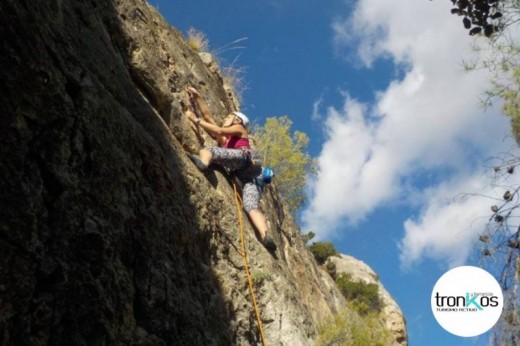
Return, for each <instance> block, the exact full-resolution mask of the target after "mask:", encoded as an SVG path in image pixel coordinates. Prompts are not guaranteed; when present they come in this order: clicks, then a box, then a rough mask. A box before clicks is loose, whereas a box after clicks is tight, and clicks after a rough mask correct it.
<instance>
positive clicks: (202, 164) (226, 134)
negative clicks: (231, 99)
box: [186, 87, 276, 252]
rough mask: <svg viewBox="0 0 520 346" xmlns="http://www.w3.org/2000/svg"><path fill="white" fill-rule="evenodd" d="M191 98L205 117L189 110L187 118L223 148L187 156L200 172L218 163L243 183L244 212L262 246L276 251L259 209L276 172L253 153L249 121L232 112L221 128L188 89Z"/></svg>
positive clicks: (240, 114)
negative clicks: (264, 189)
mask: <svg viewBox="0 0 520 346" xmlns="http://www.w3.org/2000/svg"><path fill="white" fill-rule="evenodd" d="M188 95H189V97H190V101H191V102H192V103H193V105H194V106H195V105H196V106H197V107H198V108H199V110H200V113H201V115H202V117H203V118H198V117H197V116H196V115H195V113H193V112H192V111H191V110H187V111H186V115H187V117H188V119H189V120H191V121H192V122H193V124H196V125H198V126H200V127H202V128H203V129H204V130H206V131H207V132H208V133H210V134H213V135H214V136H215V139H216V140H217V142H218V143H219V145H220V147H209V148H208V147H204V148H202V149H200V151H199V155H198V156H197V155H193V154H188V156H189V157H190V159H191V160H192V161H193V162H194V163H195V165H196V166H197V167H198V168H199V169H200V170H201V171H204V170H206V169H207V168H208V166H209V165H210V164H217V165H220V166H223V167H225V168H227V169H229V170H230V171H231V172H233V174H235V176H236V177H237V178H238V179H239V180H240V181H241V182H242V184H243V188H242V200H243V205H244V210H245V211H246V212H247V214H248V215H249V218H250V219H251V221H252V222H253V224H254V225H255V227H256V229H257V230H258V233H259V234H260V239H261V241H262V244H263V245H264V246H265V248H266V249H267V250H269V251H271V252H274V251H276V244H275V243H274V241H273V239H272V237H271V236H270V235H269V234H268V232H267V228H268V227H267V222H266V219H265V216H264V214H263V213H262V212H261V211H260V209H259V201H260V197H261V196H262V191H263V187H264V184H265V183H269V182H270V179H271V178H272V176H273V171H272V169H270V168H264V167H262V166H261V165H259V164H258V163H259V162H260V159H259V156H258V154H257V153H256V152H255V151H253V150H251V146H250V143H249V132H248V129H249V119H248V118H247V116H246V115H245V114H243V113H240V112H232V113H231V114H229V115H228V116H227V117H226V118H225V119H224V122H223V124H222V126H218V125H217V124H216V122H215V120H214V119H213V116H212V114H211V111H210V110H209V108H208V106H207V104H206V102H205V101H204V98H203V97H202V96H201V94H200V93H199V91H198V90H197V89H195V88H193V87H189V88H188ZM252 162H255V164H253V163H252Z"/></svg>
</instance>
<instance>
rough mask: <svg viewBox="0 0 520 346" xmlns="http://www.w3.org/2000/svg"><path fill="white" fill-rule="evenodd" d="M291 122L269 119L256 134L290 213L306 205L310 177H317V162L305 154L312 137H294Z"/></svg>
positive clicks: (304, 135) (258, 145)
mask: <svg viewBox="0 0 520 346" xmlns="http://www.w3.org/2000/svg"><path fill="white" fill-rule="evenodd" d="M291 126H292V121H291V120H290V119H289V118H288V117H287V116H282V117H278V118H277V117H272V118H267V119H266V122H265V125H264V126H257V127H256V128H255V130H254V135H255V143H256V146H257V149H258V151H259V152H260V154H261V158H262V161H263V162H264V165H267V166H270V167H272V168H273V169H274V171H275V181H276V186H277V188H278V190H279V191H280V193H281V195H282V197H283V198H284V199H285V201H286V202H287V204H288V205H289V209H290V210H291V212H295V211H297V210H298V209H300V208H301V207H302V205H303V204H304V203H305V201H306V194H305V182H306V179H307V175H309V174H310V175H316V173H317V169H316V167H317V165H316V162H315V160H314V159H313V158H312V157H311V156H310V155H309V154H308V153H307V152H306V149H307V145H308V144H309V137H308V136H307V135H306V134H305V133H304V132H300V131H294V133H292V134H291Z"/></svg>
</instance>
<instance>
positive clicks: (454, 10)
mask: <svg viewBox="0 0 520 346" xmlns="http://www.w3.org/2000/svg"><path fill="white" fill-rule="evenodd" d="M459 13H460V10H459V9H458V8H452V9H451V14H459Z"/></svg>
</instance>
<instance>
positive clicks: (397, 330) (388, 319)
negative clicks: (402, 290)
mask: <svg viewBox="0 0 520 346" xmlns="http://www.w3.org/2000/svg"><path fill="white" fill-rule="evenodd" d="M329 261H331V262H332V263H334V264H335V266H336V274H337V275H339V274H341V273H345V274H348V275H350V276H351V278H352V280H353V281H356V282H363V283H365V284H376V285H377V286H378V287H379V290H378V294H379V300H380V301H381V305H382V308H381V314H380V319H381V322H382V323H383V325H384V326H385V328H386V329H387V330H389V331H390V332H391V334H392V336H393V339H394V342H393V344H392V345H394V346H402V345H407V344H408V337H407V333H406V320H405V318H404V315H403V313H402V312H401V309H400V308H399V305H397V303H396V302H395V300H394V299H393V298H392V296H391V295H390V293H388V291H387V290H386V289H385V288H384V286H383V284H382V283H381V281H379V277H378V275H377V274H376V273H375V272H374V271H373V270H372V268H370V267H369V266H368V265H367V264H366V263H364V262H362V261H360V260H358V259H356V258H354V257H352V256H347V255H340V256H339V257H336V256H332V257H329Z"/></svg>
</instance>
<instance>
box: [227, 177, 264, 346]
mask: <svg viewBox="0 0 520 346" xmlns="http://www.w3.org/2000/svg"><path fill="white" fill-rule="evenodd" d="M233 190H234V191H235V204H236V207H237V214H238V222H239V225H240V242H241V243H242V253H241V255H242V259H243V260H244V266H245V269H246V276H247V282H248V283H249V295H250V296H251V301H252V302H253V307H254V308H255V314H256V321H257V322H258V329H259V330H260V337H261V339H262V345H263V346H265V345H266V343H265V335H264V328H263V326H262V320H261V319H260V311H259V310H258V305H257V304H256V298H255V290H254V288H253V279H252V278H251V273H249V265H248V263H247V252H246V245H245V241H244V223H243V221H242V203H241V202H242V201H241V200H240V196H239V195H238V192H237V185H236V182H235V181H233Z"/></svg>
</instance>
